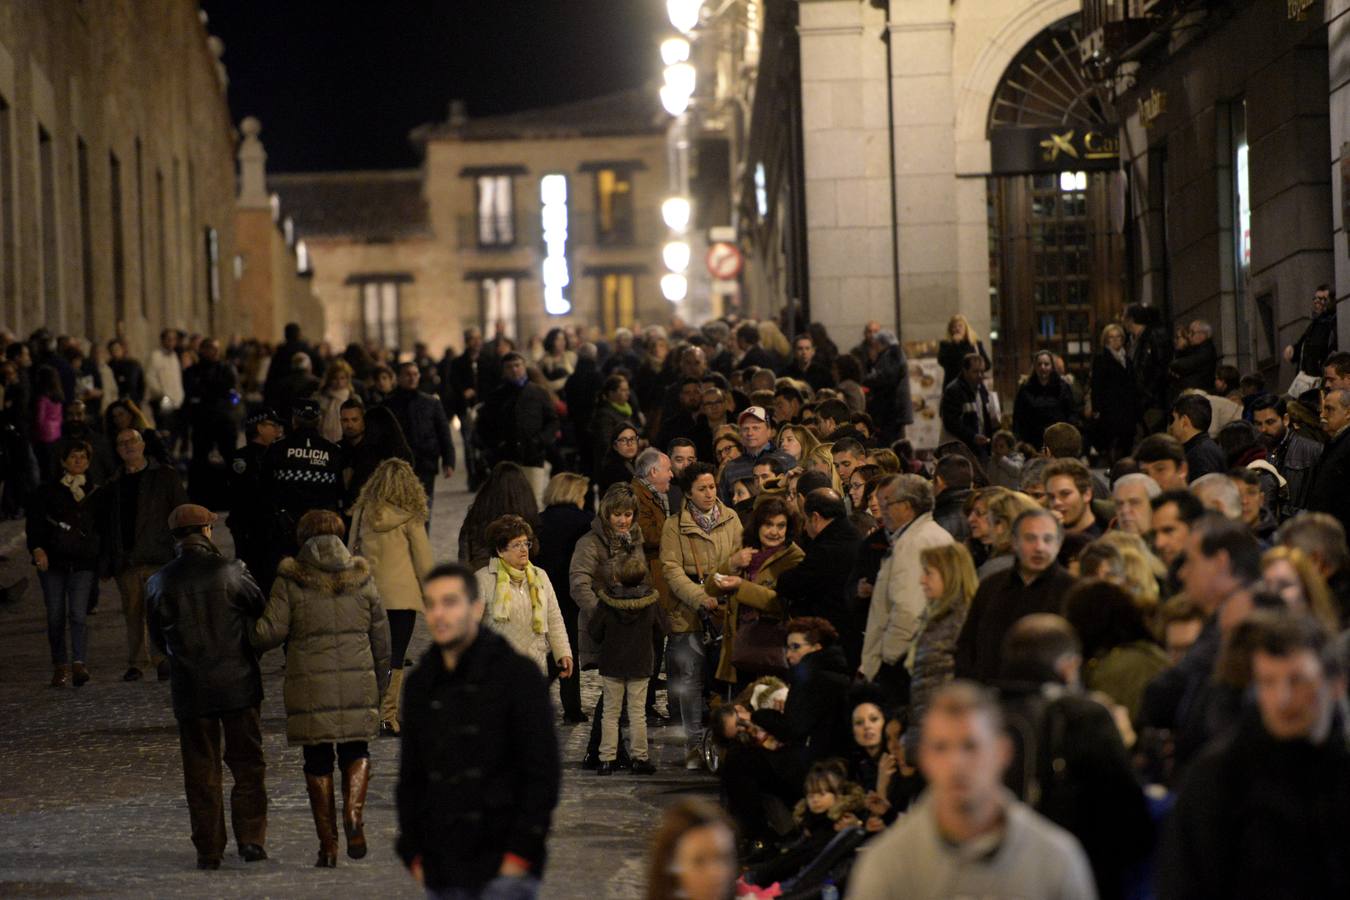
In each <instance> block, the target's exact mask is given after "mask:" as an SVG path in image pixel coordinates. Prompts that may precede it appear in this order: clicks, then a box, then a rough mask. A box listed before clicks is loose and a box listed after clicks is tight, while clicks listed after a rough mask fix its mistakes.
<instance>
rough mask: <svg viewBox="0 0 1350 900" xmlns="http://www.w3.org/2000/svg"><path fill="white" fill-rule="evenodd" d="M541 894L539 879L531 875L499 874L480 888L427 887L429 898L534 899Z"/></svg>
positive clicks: (456, 899)
mask: <svg viewBox="0 0 1350 900" xmlns="http://www.w3.org/2000/svg"><path fill="white" fill-rule="evenodd" d="M537 896H539V879H538V878H534V877H533V876H529V875H522V876H521V877H520V878H507V877H506V876H504V875H499V876H497V877H496V878H494V879H492V880H491V881H489V882H488V883H487V884H485V885H483V887H482V888H481V889H480V890H477V891H471V890H469V889H467V888H457V887H452V888H446V889H445V890H443V891H436V890H432V889H431V888H427V897H428V898H429V900H534V898H535V897H537Z"/></svg>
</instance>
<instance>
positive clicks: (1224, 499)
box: [1190, 472, 1242, 519]
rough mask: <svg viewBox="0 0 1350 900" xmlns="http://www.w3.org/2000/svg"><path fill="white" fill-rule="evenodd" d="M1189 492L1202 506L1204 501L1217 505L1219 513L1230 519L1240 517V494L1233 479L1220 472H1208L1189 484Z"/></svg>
mask: <svg viewBox="0 0 1350 900" xmlns="http://www.w3.org/2000/svg"><path fill="white" fill-rule="evenodd" d="M1190 491H1191V493H1192V494H1194V495H1195V497H1196V499H1197V500H1199V501H1200V503H1201V504H1202V505H1204V504H1205V501H1206V500H1209V501H1211V502H1213V503H1216V504H1218V506H1219V511H1220V512H1222V513H1223V514H1224V515H1225V516H1227V517H1228V518H1230V519H1238V518H1241V517H1242V494H1241V493H1239V492H1238V489H1237V485H1235V484H1233V479H1231V478H1229V477H1228V476H1227V475H1225V474H1224V473H1222V472H1210V473H1209V474H1208V475H1202V476H1201V477H1199V478H1197V479H1195V481H1194V482H1192V483H1191V486H1190Z"/></svg>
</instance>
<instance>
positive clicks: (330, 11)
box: [201, 0, 669, 172]
mask: <svg viewBox="0 0 1350 900" xmlns="http://www.w3.org/2000/svg"><path fill="white" fill-rule="evenodd" d="M201 5H202V8H203V9H205V10H206V12H207V14H208V15H209V17H210V22H209V24H208V26H207V27H208V28H209V29H210V31H211V33H212V34H214V35H216V36H218V37H219V38H220V39H221V40H223V41H224V42H225V64H226V66H227V67H228V69H229V73H230V109H231V111H232V112H233V114H234V118H235V120H236V121H238V120H240V119H242V118H243V117H245V116H249V115H253V116H257V117H258V119H259V120H261V121H262V125H263V131H262V140H263V142H264V144H265V145H266V147H267V154H268V161H267V167H268V170H269V171H271V172H300V171H325V170H328V171H331V170H340V169H387V168H403V167H410V166H415V165H417V162H418V156H417V153H416V151H415V150H414V148H413V147H412V146H411V145H410V144H409V142H408V139H407V135H408V132H409V131H410V130H412V129H413V128H414V127H416V126H417V125H420V124H423V123H425V122H430V121H443V120H444V119H445V118H446V117H447V110H448V107H449V104H450V101H451V100H452V99H463V100H465V101H466V102H467V104H468V110H469V115H470V116H471V117H475V116H481V115H491V114H494V113H502V112H513V111H516V110H521V109H528V108H530V107H535V106H547V105H550V104H554V103H563V102H567V101H569V100H580V99H583V98H586V97H593V96H597V95H600V94H605V93H609V92H612V91H618V90H623V89H625V88H629V87H633V86H636V85H638V84H641V83H643V82H645V81H649V80H651V79H654V78H657V77H658V75H659V71H660V58H659V53H658V48H659V41H660V38H661V37H662V36H664V30H665V29H667V28H668V27H669V26H668V23H667V22H666V19H665V3H664V2H662V0H360V2H353V3H330V2H319V0H206V2H203V3H202V4H201Z"/></svg>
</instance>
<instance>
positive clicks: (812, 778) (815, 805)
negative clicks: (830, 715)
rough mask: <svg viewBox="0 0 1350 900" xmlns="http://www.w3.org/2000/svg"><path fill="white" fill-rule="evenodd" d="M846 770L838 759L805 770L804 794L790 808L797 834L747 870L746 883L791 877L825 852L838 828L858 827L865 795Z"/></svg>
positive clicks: (761, 884)
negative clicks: (765, 859) (776, 851)
mask: <svg viewBox="0 0 1350 900" xmlns="http://www.w3.org/2000/svg"><path fill="white" fill-rule="evenodd" d="M847 771H848V770H847V767H846V765H845V764H844V761H843V760H841V759H826V760H821V761H820V762H818V763H815V764H813V765H812V766H811V768H810V769H809V770H808V771H807V773H806V784H805V788H806V791H805V794H806V795H805V796H804V797H803V798H802V799H801V800H800V801H799V802H798V803H797V807H796V809H794V810H793V811H792V815H793V818H795V819H796V820H797V827H798V828H799V829H800V834H799V835H798V837H797V839H796V840H795V841H794V842H793V843H791V844H789V845H788V846H786V847H784V848H783V849H782V851H781V853H780V855H778V856H777V857H776V858H773V859H769V860H767V861H763V862H760V863H759V864H758V865H755V866H754V867H753V868H752V869H751V870H750V871H749V872H747V873H746V875H745V881H746V883H747V884H754V885H760V886H768V885H770V884H772V883H773V882H775V881H784V880H786V879H790V878H791V877H792V876H794V875H797V874H798V873H799V872H802V870H804V869H806V868H807V867H808V866H810V865H811V863H812V862H813V861H815V860H816V859H817V857H819V856H820V855H821V854H822V853H823V852H824V851H825V849H826V848H827V847H828V846H829V845H830V842H831V841H833V840H834V838H835V833H836V832H837V831H842V830H844V829H846V828H850V827H857V823H858V817H859V816H865V815H866V814H867V812H866V807H865V806H864V794H863V789H862V788H861V787H860V786H859V785H857V784H855V783H854V782H852V781H849V780H848V774H847ZM785 887H786V885H785Z"/></svg>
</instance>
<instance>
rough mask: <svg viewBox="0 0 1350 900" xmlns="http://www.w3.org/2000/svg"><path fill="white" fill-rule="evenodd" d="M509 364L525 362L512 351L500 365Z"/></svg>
mask: <svg viewBox="0 0 1350 900" xmlns="http://www.w3.org/2000/svg"><path fill="white" fill-rule="evenodd" d="M509 362H521V363H524V362H525V357H523V356H521V355H520V354H519V353H517V352H516V351H514V350H512V351H511V352H510V353H508V354H506V355H505V356H503V357H502V365H503V366H504V365H506V364H507V363H509ZM403 365H404V366H406V365H408V364H407V363H404V364H403ZM414 365H416V363H414ZM527 365H528V364H527ZM399 368H400V369H401V368H403V366H399Z"/></svg>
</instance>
